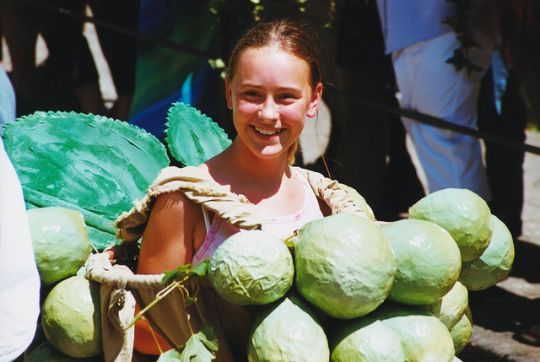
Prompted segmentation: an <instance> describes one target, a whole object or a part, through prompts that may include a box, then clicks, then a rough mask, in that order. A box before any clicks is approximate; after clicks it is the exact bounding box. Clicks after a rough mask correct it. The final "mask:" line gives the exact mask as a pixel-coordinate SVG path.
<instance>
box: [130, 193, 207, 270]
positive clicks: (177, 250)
mask: <svg viewBox="0 0 540 362" xmlns="http://www.w3.org/2000/svg"><path fill="white" fill-rule="evenodd" d="M201 220H202V210H201V207H200V206H198V205H196V204H195V203H193V202H192V201H191V200H189V199H188V198H187V197H186V196H185V195H184V194H183V193H182V192H170V193H166V194H162V195H160V196H158V198H157V199H156V201H155V203H154V205H153V208H152V212H151V213H150V218H149V220H148V224H147V226H146V228H145V230H144V234H143V239H142V243H141V251H140V257H139V267H138V273H140V274H155V273H161V272H163V271H164V270H169V269H174V268H176V267H177V266H178V265H181V264H185V263H189V262H190V261H191V258H192V256H193V244H194V239H195V234H196V231H197V230H198V226H199V225H200V223H201Z"/></svg>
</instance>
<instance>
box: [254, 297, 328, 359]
mask: <svg viewBox="0 0 540 362" xmlns="http://www.w3.org/2000/svg"><path fill="white" fill-rule="evenodd" d="M329 358H330V351H329V348H328V340H327V339H326V335H325V334H324V331H323V329H322V327H321V326H320V325H319V323H318V321H317V320H315V318H314V317H313V315H312V313H311V311H310V310H309V309H308V307H307V306H306V305H305V304H304V303H302V302H301V301H300V300H299V299H298V298H285V299H283V300H282V301H279V302H276V304H275V305H272V307H271V308H270V310H269V311H265V312H264V313H263V315H262V316H260V317H259V320H258V322H256V323H255V327H254V329H253V333H252V334H251V337H250V340H249V344H248V361H249V362H262V361H264V362H282V361H295V362H328V360H329Z"/></svg>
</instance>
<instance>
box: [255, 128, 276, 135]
mask: <svg viewBox="0 0 540 362" xmlns="http://www.w3.org/2000/svg"><path fill="white" fill-rule="evenodd" d="M255 131H257V132H259V133H261V134H263V135H266V136H271V135H274V134H276V133H278V131H268V130H265V129H260V128H257V127H255Z"/></svg>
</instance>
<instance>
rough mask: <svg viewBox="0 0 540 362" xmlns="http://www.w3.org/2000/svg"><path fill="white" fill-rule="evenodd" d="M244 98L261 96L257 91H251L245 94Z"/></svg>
mask: <svg viewBox="0 0 540 362" xmlns="http://www.w3.org/2000/svg"><path fill="white" fill-rule="evenodd" d="M244 96H246V97H259V96H260V94H259V92H257V91H253V90H249V91H245V92H244Z"/></svg>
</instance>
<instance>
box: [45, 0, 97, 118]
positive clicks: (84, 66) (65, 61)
mask: <svg viewBox="0 0 540 362" xmlns="http://www.w3.org/2000/svg"><path fill="white" fill-rule="evenodd" d="M47 3H48V5H50V6H54V7H57V8H59V9H66V10H67V11H69V12H71V13H73V14H80V15H82V14H84V9H85V6H86V3H85V2H84V1H82V0H76V1H74V0H48V1H47ZM44 11H45V10H44ZM45 15H46V16H45ZM39 30H40V33H41V34H42V36H43V38H44V39H45V42H46V43H47V48H48V49H49V57H48V59H47V61H46V64H45V73H46V77H47V78H52V79H49V80H50V81H54V82H58V83H59V82H65V84H66V85H67V86H68V87H69V91H71V92H73V94H74V95H75V96H76V98H77V101H78V103H79V107H80V111H82V112H84V113H93V114H101V115H103V114H105V113H106V112H105V107H104V105H103V98H102V95H101V90H100V88H99V82H98V73H97V68H96V65H95V62H94V58H93V55H92V53H91V52H90V47H89V45H88V41H87V39H86V37H85V36H84V34H83V22H82V21H81V20H79V19H76V18H73V17H70V16H66V15H63V14H56V13H54V12H51V11H48V12H47V13H46V14H44V16H43V18H42V19H41V21H40V29H39ZM68 107H70V106H68Z"/></svg>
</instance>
